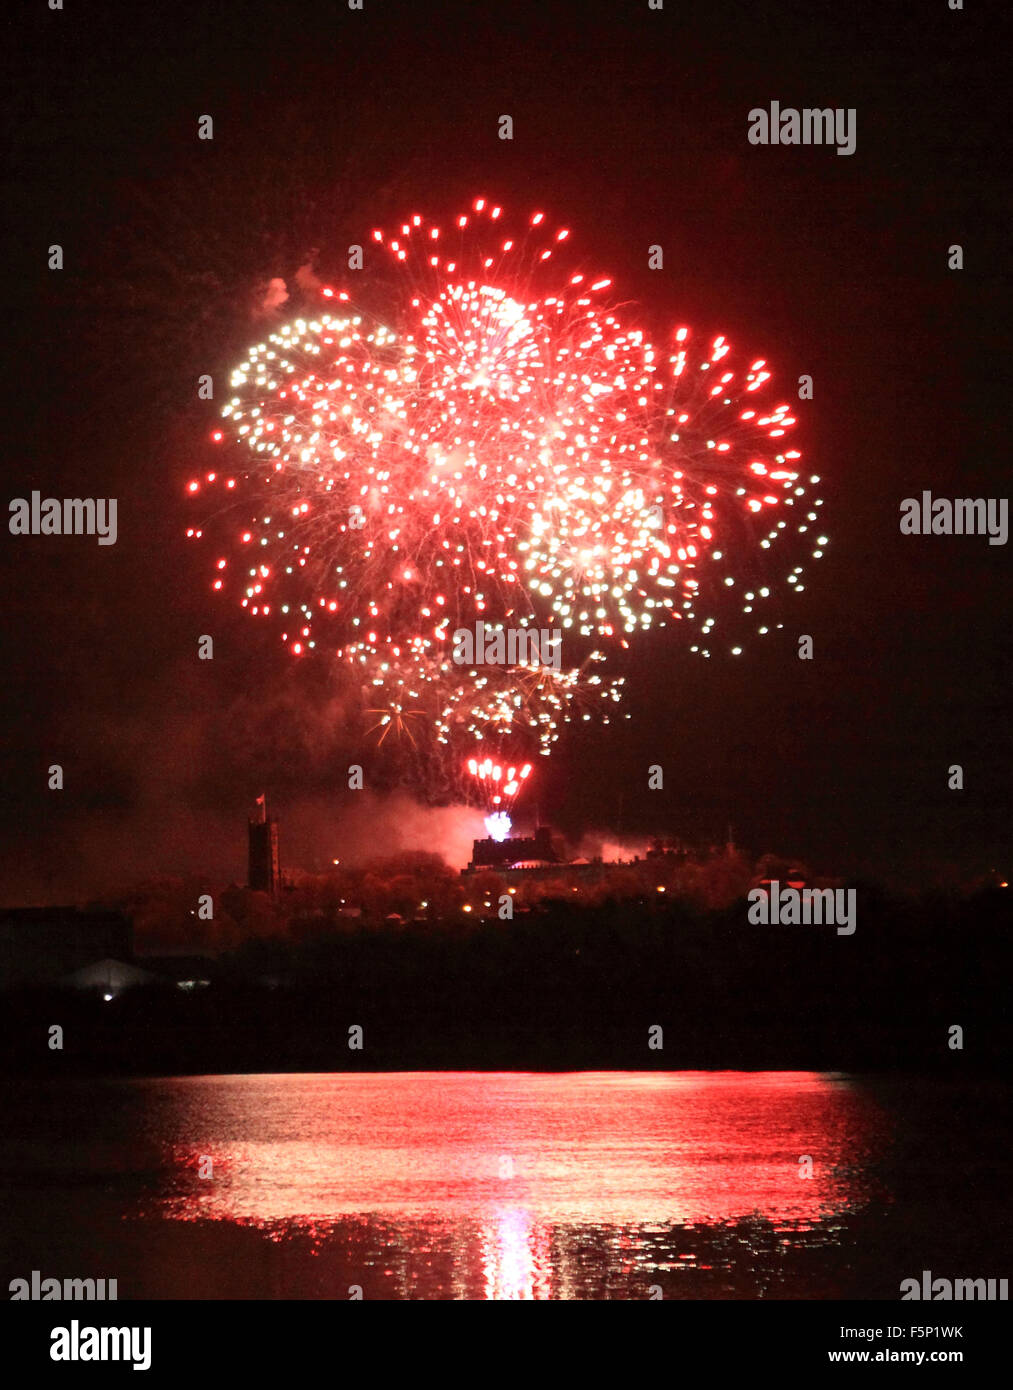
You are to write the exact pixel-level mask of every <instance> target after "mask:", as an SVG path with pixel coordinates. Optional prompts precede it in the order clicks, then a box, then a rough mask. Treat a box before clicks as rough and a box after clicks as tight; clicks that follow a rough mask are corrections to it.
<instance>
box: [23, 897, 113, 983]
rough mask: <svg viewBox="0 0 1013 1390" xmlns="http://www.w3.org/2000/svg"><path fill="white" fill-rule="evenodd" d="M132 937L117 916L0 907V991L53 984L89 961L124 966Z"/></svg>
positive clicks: (74, 909)
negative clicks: (109, 962)
mask: <svg viewBox="0 0 1013 1390" xmlns="http://www.w3.org/2000/svg"><path fill="white" fill-rule="evenodd" d="M133 950H134V933H133V927H132V925H131V923H130V920H129V919H128V918H127V917H124V916H123V914H122V913H120V912H88V911H84V910H82V909H80V908H77V907H18V908H0V988H2V989H17V988H21V987H24V988H30V987H33V986H39V985H53V984H56V983H57V981H59V980H61V979H63V977H64V976H66V975H69V974H71V973H73V972H74V971H77V970H82V969H83V968H84V967H85V966H88V965H91V964H93V963H94V962H95V961H101V960H106V959H110V958H111V959H114V960H118V961H123V960H127V961H129V960H130V959H131V958H132V957H133Z"/></svg>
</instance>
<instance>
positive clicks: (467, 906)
mask: <svg viewBox="0 0 1013 1390" xmlns="http://www.w3.org/2000/svg"><path fill="white" fill-rule="evenodd" d="M461 911H462V912H470V911H471V904H470V903H465V904H464V906H463V907H462V908H461Z"/></svg>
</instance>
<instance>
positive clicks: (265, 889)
mask: <svg viewBox="0 0 1013 1390" xmlns="http://www.w3.org/2000/svg"><path fill="white" fill-rule="evenodd" d="M249 826H250V857H249V871H248V877H247V882H248V884H249V886H250V888H252V889H253V891H254V892H255V893H266V894H267V895H268V897H271V898H274V897H277V894H278V889H279V887H280V886H281V874H280V871H279V868H278V821H277V818H276V817H275V816H269V815H268V814H267V799H266V797H263V796H258V797H257V815H256V816H255V817H253V818H251V820H250V823H249Z"/></svg>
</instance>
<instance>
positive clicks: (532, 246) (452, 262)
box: [189, 199, 827, 829]
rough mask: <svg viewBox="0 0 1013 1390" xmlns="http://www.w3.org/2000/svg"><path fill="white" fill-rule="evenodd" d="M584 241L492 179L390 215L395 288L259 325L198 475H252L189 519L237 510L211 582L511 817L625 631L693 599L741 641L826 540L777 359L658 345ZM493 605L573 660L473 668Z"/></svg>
mask: <svg viewBox="0 0 1013 1390" xmlns="http://www.w3.org/2000/svg"><path fill="white" fill-rule="evenodd" d="M568 241H569V232H568V230H567V229H566V228H556V229H553V228H550V227H549V225H548V224H547V223H546V221H545V218H544V216H543V215H542V214H541V213H536V214H534V215H533V216H532V217H531V218H530V220H529V225H528V226H527V228H525V229H524V231H523V232H522V233H519V234H518V233H514V234H511V233H510V232H509V231H507V230H506V228H505V226H504V222H503V218H502V214H501V210H500V208H498V207H496V206H493V205H491V204H489V203H487V202H486V201H485V200H483V199H478V200H476V202H475V203H474V205H473V208H472V210H471V211H470V212H469V213H468V214H465V215H463V216H461V217H459V218H458V219H457V221H456V223H455V224H453V225H452V226H450V227H448V228H446V229H443V228H440V227H437V226H433V225H431V224H429V223H427V222H425V221H424V220H423V218H421V217H418V216H413V217H412V218H411V219H410V220H409V221H408V222H406V223H404V224H402V225H401V226H400V227H399V228H398V229H397V230H396V232H395V233H393V234H387V233H385V232H383V231H381V230H376V231H374V232H373V234H372V242H371V243H370V247H371V255H372V257H373V258H378V257H384V258H388V263H389V268H390V269H391V270H392V271H393V274H388V275H386V276H384V275H378V276H377V277H376V280H375V285H381V284H383V285H384V291H383V293H382V295H381V298H382V300H383V302H382V303H381V304H380V305H378V306H370V307H369V308H367V307H365V303H364V300H365V298H366V296H363V297H362V300H361V301H357V303H356V306H355V307H354V308H353V307H352V301H351V297H350V295H349V293H348V292H347V291H344V290H334V289H331V288H329V287H327V288H324V289H323V290H322V291H321V307H320V310H319V312H318V313H316V314H314V315H312V316H309V317H304V318H299V319H296V320H295V321H293V322H291V323H289V324H287V325H286V326H285V327H283V328H281V329H279V331H278V332H276V333H274V334H272V335H271V336H270V337H269V338H268V339H267V340H266V341H265V342H263V343H260V344H258V345H257V346H256V347H253V348H251V349H250V351H249V354H248V356H247V359H246V361H245V362H244V363H243V364H242V365H241V366H239V367H238V368H237V369H236V370H235V371H234V372H233V375H232V381H231V396H230V399H229V402H228V404H227V405H226V406H225V407H224V410H223V416H224V425H223V428H222V429H221V430H219V431H216V434H215V438H216V439H217V440H219V441H220V442H222V443H223V444H224V443H225V442H226V441H228V443H229V446H230V447H229V448H228V452H227V454H226V458H227V463H226V464H225V465H223V468H224V471H212V472H209V473H207V474H206V475H204V477H202V478H200V479H194V480H193V481H192V482H191V483H190V484H189V489H190V492H191V493H193V494H197V493H200V492H202V491H203V490H204V488H205V487H207V486H211V487H212V488H218V489H221V490H222V491H223V492H224V493H225V494H232V495H233V499H232V500H233V502H234V505H233V506H224V507H223V508H221V509H220V510H219V512H218V513H217V515H216V516H215V517H214V518H212V519H211V520H210V521H206V522H205V523H203V524H202V525H201V526H199V527H194V528H191V532H190V534H191V535H193V536H195V537H203V536H205V535H206V534H209V533H210V534H213V535H214V536H215V539H216V540H217V539H218V532H219V531H220V532H221V541H220V545H221V548H220V551H219V554H218V557H217V562H216V563H217V571H218V573H217V577H216V579H215V581H214V587H215V588H216V589H218V590H220V591H223V592H227V593H229V594H230V595H233V596H235V597H236V598H238V600H239V602H240V603H241V604H242V605H243V607H244V608H246V609H248V611H249V612H250V613H251V614H253V615H255V616H257V617H259V618H263V619H267V620H270V621H272V622H275V623H277V625H278V629H279V631H280V633H281V636H282V640H283V641H284V642H285V643H286V644H287V645H288V646H289V648H290V649H291V651H292V653H293V654H294V655H296V656H301V655H304V654H307V653H310V652H313V651H320V650H323V651H325V652H328V653H330V654H332V655H333V656H334V657H335V658H336V659H337V660H338V661H339V662H341V663H344V664H345V665H346V666H348V667H350V668H351V669H352V670H354V671H356V672H357V673H358V677H359V680H360V682H361V685H362V688H363V697H364V698H363V706H364V708H365V709H366V710H368V711H369V714H370V717H371V720H372V726H373V728H374V729H375V730H377V731H378V738H379V739H380V740H381V741H384V740H386V739H387V738H388V736H390V735H391V734H394V735H395V736H396V738H397V740H398V742H399V743H401V744H408V745H410V746H411V748H412V749H413V750H416V751H418V750H420V748H427V749H430V748H432V746H433V744H437V745H442V746H443V747H444V751H445V752H446V750H447V749H448V748H449V749H451V750H453V756H455V757H457V760H458V762H459V763H460V764H461V765H462V766H463V765H465V763H466V764H467V766H468V769H469V771H470V775H471V777H472V779H473V782H474V784H475V785H476V787H477V788H478V789H479V792H480V794H481V795H482V796H483V797H484V798H485V799H486V801H487V804H488V805H489V806H490V807H491V808H492V809H494V811H495V812H496V814H497V816H499V817H503V816H505V815H506V813H507V812H508V810H509V805H510V802H511V801H512V799H513V796H515V795H516V794H517V791H518V790H519V788H520V785H521V784H522V782H523V781H524V779H525V778H526V776H527V773H526V772H525V773H524V775H523V776H521V775H520V772H521V768H522V766H529V764H527V763H525V762H524V759H525V757H526V756H527V754H528V753H530V752H533V751H538V752H541V753H548V752H549V750H550V748H551V745H552V743H553V742H554V741H555V740H556V739H557V738H558V736H559V726H560V724H561V723H565V722H567V721H569V720H571V719H573V718H589V717H591V714H592V712H593V711H595V710H596V709H597V710H598V711H599V712H600V713H601V714H602V717H603V718H605V719H606V720H607V718H608V713H609V711H610V710H613V709H614V707H615V705H616V704H617V703H618V701H619V699H620V696H621V689H622V679H621V678H618V677H615V676H609V675H608V674H606V672H607V670H608V658H609V657H610V655H611V656H614V655H615V654H616V653H617V651H618V650H621V649H623V648H627V647H629V646H630V644H631V642H633V643H635V642H636V638H637V634H638V633H639V634H642V633H644V632H646V631H648V630H650V629H652V628H654V627H659V626H666V625H674V624H675V623H680V624H682V625H683V628H684V630H685V631H687V632H689V633H692V637H691V639H690V642H689V645H690V648H691V650H693V651H695V652H699V653H701V654H703V655H705V656H709V655H710V654H711V652H712V651H713V650H726V651H729V652H731V653H732V654H734V655H738V654H739V653H740V652H741V650H742V646H741V641H742V634H743V632H744V631H745V630H747V629H748V628H749V627H750V626H751V627H752V628H753V629H754V630H755V631H758V632H759V633H761V634H762V633H765V632H767V631H769V629H770V628H771V627H779V626H780V625H781V624H780V623H779V622H778V621H777V617H776V614H777V608H776V604H775V605H773V606H772V604H771V600H772V599H773V598H774V597H775V596H776V595H777V594H779V593H780V592H783V590H784V589H786V588H793V589H795V590H800V589H801V588H802V587H803V585H802V575H803V567H802V565H801V563H797V560H798V554H799V552H800V550H805V549H808V550H809V551H810V553H811V554H812V555H813V556H815V557H816V558H818V557H819V556H820V554H821V553H822V552H821V547H822V546H823V545H825V544H826V543H827V542H826V537H825V536H823V535H817V532H818V526H817V525H816V522H817V511H816V509H817V508H818V507H819V506H820V502H819V499H815V498H814V499H807V489H808V485H809V484H811V483H816V482H818V479H817V478H809V479H806V480H803V479H802V478H801V475H800V472H799V458H800V455H799V452H798V451H797V450H795V449H790V448H786V447H785V444H784V436H785V435H786V434H787V432H788V430H789V429H790V427H791V426H792V425H793V424H794V423H795V421H794V418H793V416H792V414H791V411H790V408H789V407H788V406H787V405H786V404H771V403H770V402H769V399H768V395H769V392H768V383H769V382H770V379H771V374H770V372H769V371H768V370H767V368H766V364H765V363H764V362H763V361H762V360H759V361H753V362H751V363H750V364H748V365H738V366H736V365H733V358H732V353H731V349H730V347H729V345H728V344H727V343H726V342H725V340H724V338H722V337H718V338H716V339H714V340H713V341H712V342H711V343H710V344H709V345H708V346H707V348H706V350H704V351H703V352H700V353H697V352H694V351H693V349H692V347H691V339H690V334H689V330H688V329H686V328H679V329H677V330H676V331H675V332H674V333H673V335H672V338H671V341H670V342H669V343H668V344H666V347H665V349H664V350H661V349H659V348H657V347H655V346H654V345H653V344H652V343H651V342H650V341H649V340H648V338H647V336H646V335H645V333H644V332H643V331H641V330H640V329H638V328H636V327H631V326H627V325H626V324H625V323H624V322H623V321H622V318H621V311H620V310H618V309H615V308H610V307H609V305H608V302H607V300H606V291H608V290H609V288H610V286H611V281H610V280H609V279H608V278H607V277H605V276H600V275H597V276H594V275H588V274H585V273H582V272H581V271H579V270H576V269H566V268H564V266H563V265H562V261H563V258H564V256H565V254H566V252H567V250H568ZM237 515H241V516H242V522H241V523H240V524H239V526H238V528H237V526H236V523H235V518H236V516H237ZM799 538H801V540H800V539H799ZM766 550H771V551H773V552H774V555H775V556H776V557H777V560H778V562H779V569H778V568H777V567H776V566H775V564H774V563H773V560H772V562H771V563H770V564H765V565H763V566H762V567H758V566H757V564H756V559H757V553H758V551H766ZM785 552H788V553H787V554H785ZM758 570H759V572H760V573H761V578H760V579H758V580H756V581H755V582H754V581H751V580H750V579H749V578H747V577H746V576H749V575H751V574H753V573H755V572H757V571H758ZM768 610H769V611H771V612H772V613H773V615H774V616H773V617H769V616H767V614H768ZM480 622H481V623H483V624H484V625H485V627H486V629H488V630H489V631H490V632H496V631H503V630H508V629H513V630H524V629H534V630H538V631H545V630H551V631H558V632H559V633H560V634H561V643H560V644H558V645H559V646H561V653H557V655H561V656H563V657H565V658H566V659H565V661H562V660H560V661H559V662H558V663H554V664H552V665H547V664H538V663H536V662H525V661H520V662H515V663H514V664H512V665H503V664H492V665H487V664H483V665H477V666H469V665H468V664H467V663H465V664H461V663H460V661H459V660H455V650H454V635H455V633H456V632H458V631H460V630H462V629H464V630H468V631H474V630H475V626H476V624H477V623H480ZM603 668H604V670H603ZM465 754H468V756H467V758H465V756H464V755H465ZM501 755H502V756H501ZM508 787H509V788H511V789H512V790H511V791H509V792H508V791H507V790H506V789H507V788H508ZM507 823H508V822H507ZM496 825H497V828H498V829H502V827H503V821H502V820H499V821H497V822H496Z"/></svg>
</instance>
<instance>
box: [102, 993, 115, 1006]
mask: <svg viewBox="0 0 1013 1390" xmlns="http://www.w3.org/2000/svg"><path fill="white" fill-rule="evenodd" d="M112 997H113V996H112V995H111V994H103V996H102V998H103V999H104V1000H105V1001H106V1003H107V1004H108V1003H109V1001H110V999H111V998H112Z"/></svg>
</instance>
